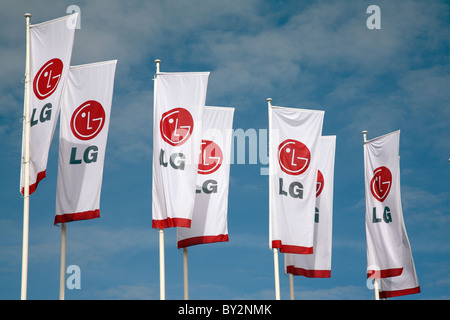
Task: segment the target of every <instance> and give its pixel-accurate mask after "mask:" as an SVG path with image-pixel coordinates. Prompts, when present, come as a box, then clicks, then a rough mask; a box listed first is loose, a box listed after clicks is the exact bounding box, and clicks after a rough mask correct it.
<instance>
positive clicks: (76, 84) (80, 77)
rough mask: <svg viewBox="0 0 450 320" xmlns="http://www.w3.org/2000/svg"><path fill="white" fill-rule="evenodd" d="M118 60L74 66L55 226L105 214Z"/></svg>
mask: <svg viewBox="0 0 450 320" xmlns="http://www.w3.org/2000/svg"><path fill="white" fill-rule="evenodd" d="M116 63H117V60H112V61H105V62H99V63H93V64H86V65H81V66H75V67H70V72H69V77H68V79H67V85H66V88H65V90H64V95H63V100H62V107H61V120H60V137H59V160H58V178H57V186H56V189H57V190H56V216H55V224H57V223H62V222H69V221H75V220H87V219H93V218H99V217H100V193H101V188H102V177H103V163H104V160H105V151H106V143H107V139H108V129H109V121H110V114H111V104H112V97H113V89H114V75H115V70H116Z"/></svg>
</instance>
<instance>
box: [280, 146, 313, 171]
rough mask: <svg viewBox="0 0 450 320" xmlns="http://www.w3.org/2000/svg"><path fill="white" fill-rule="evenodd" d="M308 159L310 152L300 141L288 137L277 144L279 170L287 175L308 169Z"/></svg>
mask: <svg viewBox="0 0 450 320" xmlns="http://www.w3.org/2000/svg"><path fill="white" fill-rule="evenodd" d="M310 161H311V153H310V152H309V149H308V147H307V146H305V145H304V144H303V143H301V142H300V141H297V140H292V139H288V140H285V141H283V142H282V143H281V144H280V145H279V146H278V162H279V163H280V167H281V170H282V171H284V172H286V173H287V174H289V175H300V174H302V173H303V172H305V171H306V170H307V169H308V167H309V163H310Z"/></svg>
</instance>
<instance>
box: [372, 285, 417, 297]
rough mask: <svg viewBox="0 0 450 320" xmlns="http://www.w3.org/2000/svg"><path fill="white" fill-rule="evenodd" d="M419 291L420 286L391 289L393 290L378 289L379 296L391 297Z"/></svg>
mask: <svg viewBox="0 0 450 320" xmlns="http://www.w3.org/2000/svg"><path fill="white" fill-rule="evenodd" d="M414 293H420V286H419V287H415V288H410V289H403V290H393V291H380V298H393V297H399V296H406V295H408V294H414Z"/></svg>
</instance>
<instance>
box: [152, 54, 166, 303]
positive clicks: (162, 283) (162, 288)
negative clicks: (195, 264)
mask: <svg viewBox="0 0 450 320" xmlns="http://www.w3.org/2000/svg"><path fill="white" fill-rule="evenodd" d="M155 63H156V74H158V73H159V65H160V63H161V60H159V59H156V60H155ZM156 78H157V77H155V81H156ZM155 87H156V86H155ZM153 94H156V92H154V93H153ZM153 107H154V106H153ZM158 230H159V296H160V300H166V274H165V264H164V260H165V258H164V229H158Z"/></svg>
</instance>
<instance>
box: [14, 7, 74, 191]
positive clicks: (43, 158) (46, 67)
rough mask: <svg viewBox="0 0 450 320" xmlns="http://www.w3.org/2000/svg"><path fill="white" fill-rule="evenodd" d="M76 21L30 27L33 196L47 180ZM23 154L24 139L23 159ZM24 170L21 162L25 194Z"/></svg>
mask: <svg viewBox="0 0 450 320" xmlns="http://www.w3.org/2000/svg"><path fill="white" fill-rule="evenodd" d="M77 18H78V13H74V14H71V15H68V16H65V17H62V18H59V19H55V20H51V21H47V22H43V23H40V24H36V25H31V26H30V77H31V79H30V93H29V94H30V110H29V114H30V186H29V188H30V194H32V193H33V192H34V191H35V190H36V188H37V185H38V183H39V181H41V180H42V179H44V178H45V176H46V170H47V160H48V152H49V149H50V144H51V141H52V138H53V134H54V131H55V127H56V123H57V122H58V117H59V111H60V99H61V94H62V92H63V88H64V85H65V82H66V78H67V74H68V72H69V66H70V59H71V56H72V47H73V40H74V35H75V27H76V20H77ZM24 108H26V106H24ZM24 131H25V123H24ZM23 136H24V135H23ZM24 150H25V145H24V137H23V138H22V159H23V155H24V152H25V151H24ZM24 168H25V164H24V163H23V161H22V166H21V172H20V192H21V193H22V194H24V183H25V179H24V174H25V169H24Z"/></svg>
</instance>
